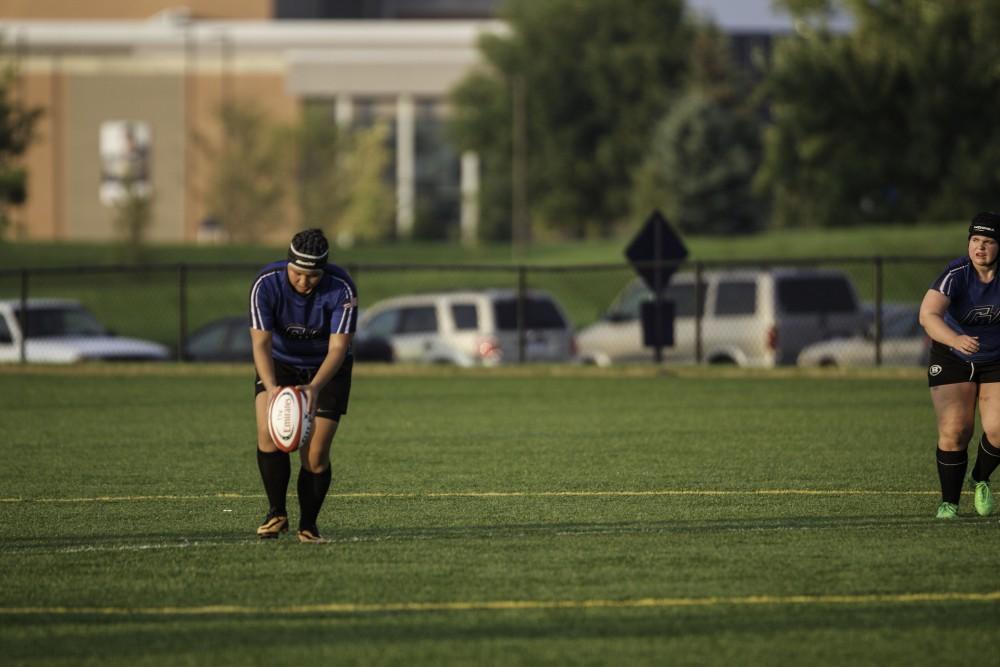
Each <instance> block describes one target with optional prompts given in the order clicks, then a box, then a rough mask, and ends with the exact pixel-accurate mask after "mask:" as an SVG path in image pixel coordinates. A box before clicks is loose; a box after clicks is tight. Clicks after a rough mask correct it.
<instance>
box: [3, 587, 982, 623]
mask: <svg viewBox="0 0 1000 667" xmlns="http://www.w3.org/2000/svg"><path fill="white" fill-rule="evenodd" d="M997 601H1000V591H988V592H985V593H973V592H958V591H956V592H945V593H897V594H878V595H747V596H718V597H715V596H712V597H701V598H693V597H689V598H637V599H630V600H628V599H626V600H604V599H597V600H483V601H454V602H447V601H445V602H387V603H381V604H379V603H351V602H331V603H327V604H312V605H295V606H284V607H255V606H248V605H205V606H193V607H0V615H5V616H14V615H18V616H28V615H31V616H42V615H46V616H65V615H99V616H133V615H143V616H195V615H200V616H239V615H248V614H255V615H266V616H268V617H275V616H295V615H305V614H386V613H401V612H409V613H440V612H467V611H511V610H524V611H534V610H547V609H568V610H578V609H627V608H671V607H673V608H680V607H720V606H731V607H760V606H809V605H848V606H850V605H855V606H858V605H873V604H874V605H878V604H883V605H903V604H919V603H929V602H930V603H939V602H997Z"/></svg>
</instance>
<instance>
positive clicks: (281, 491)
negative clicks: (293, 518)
mask: <svg viewBox="0 0 1000 667" xmlns="http://www.w3.org/2000/svg"><path fill="white" fill-rule="evenodd" d="M257 467H258V468H259V469H260V478H261V480H262V481H263V482H264V492H265V493H267V502H268V503H269V504H270V506H271V512H274V513H277V514H288V510H286V509H285V495H287V493H288V480H289V479H291V477H292V464H291V463H290V462H289V460H288V453H287V452H262V451H260V450H259V449H258V450H257Z"/></svg>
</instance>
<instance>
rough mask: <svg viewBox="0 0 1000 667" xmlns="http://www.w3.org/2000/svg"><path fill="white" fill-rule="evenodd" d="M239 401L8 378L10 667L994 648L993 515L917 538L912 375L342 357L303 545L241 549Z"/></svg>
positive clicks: (670, 660)
mask: <svg viewBox="0 0 1000 667" xmlns="http://www.w3.org/2000/svg"><path fill="white" fill-rule="evenodd" d="M251 379H252V371H250V370H249V369H248V368H235V369H232V368H221V367H218V368H215V367H206V368H198V369H195V368H190V367H180V366H171V365H164V366H162V367H157V368H155V369H153V370H150V371H149V372H147V371H146V370H145V369H141V368H133V367H127V366H126V367H114V368H110V369H108V368H105V367H101V366H94V367H88V366H84V367H80V368H72V369H20V368H15V367H6V368H2V367H0V396H2V397H3V402H4V406H5V407H4V417H3V419H4V424H5V438H4V439H3V441H2V442H3V445H2V448H0V455H2V457H3V461H4V465H3V466H2V467H0V489H2V492H0V517H2V520H0V573H2V574H0V581H2V586H0V646H2V647H3V664H51V665H70V664H72V665H79V664H84V665H185V664H190V665H207V664H211V665H244V664H259V665H275V664H304V663H314V662H324V663H328V664H347V665H355V664H356V665H390V664H405V665H442V664H477V665H478V664H491V665H493V664H496V665H516V664H524V665H535V664H556V665H564V664H594V665H608V664H628V663H634V664H650V665H654V664H655V665H663V664H679V665H683V664H691V665H714V664H718V665H723V664H724V665H732V664H767V665H772V664H809V665H843V664H848V663H850V664H860V665H866V664H870V665H885V664H911V665H940V664H977V660H978V659H979V658H980V657H981V656H982V655H983V651H988V650H989V649H988V642H989V641H990V638H991V636H992V635H993V634H994V633H995V630H996V627H997V625H996V623H997V622H996V619H997V613H998V612H1000V593H998V591H1000V584H998V582H997V577H996V573H995V564H994V558H993V556H992V553H993V551H995V547H996V544H997V539H998V536H1000V534H998V529H1000V522H998V517H997V516H994V517H990V518H979V517H975V516H973V514H972V508H971V497H969V496H968V495H966V496H965V497H964V498H963V505H962V508H961V513H962V518H961V519H960V520H959V521H956V522H949V523H942V522H937V521H935V520H934V519H933V518H932V517H933V514H934V510H935V508H936V506H937V501H938V498H937V495H936V487H937V481H936V473H935V470H934V465H933V449H934V422H933V416H932V414H931V409H930V403H929V399H928V396H927V390H926V387H925V384H924V382H923V381H922V379H921V377H920V376H919V373H904V372H901V371H895V372H892V373H877V372H866V373H856V374H851V373H840V374H823V373H805V372H799V371H789V370H785V371H780V372H774V373H766V372H741V371H735V370H719V371H715V370H698V369H684V370H680V371H677V372H675V373H662V374H657V373H651V372H648V371H645V370H637V369H628V368H626V369H619V370H616V371H614V372H612V371H603V370H599V369H578V370H568V369H555V368H553V369H547V368H540V369H532V370H529V371H521V370H514V371H504V370H499V371H477V372H465V371H458V370H437V369H420V370H414V369H406V368H400V369H387V368H379V367H371V366H361V367H358V369H357V371H356V378H355V383H354V389H353V394H352V398H351V408H350V414H349V416H348V417H347V418H346V419H345V420H344V422H343V425H342V430H341V433H340V434H339V435H338V438H337V441H336V443H335V452H334V456H333V459H334V480H335V481H334V486H333V490H332V494H331V496H330V497H329V498H328V500H327V505H326V507H325V508H324V511H323V514H322V515H321V517H320V519H321V520H320V526H321V528H322V529H323V530H324V533H325V534H327V535H328V536H329V537H331V538H333V543H332V544H330V545H325V546H318V547H317V546H306V545H299V544H297V543H295V542H293V540H291V539H289V538H288V537H287V536H285V537H284V538H282V539H281V540H279V541H277V542H263V543H262V542H259V541H258V540H256V538H254V537H253V530H254V528H255V526H256V524H257V523H258V522H259V521H260V519H261V518H262V516H263V513H264V511H265V509H266V507H265V501H264V498H263V494H262V490H261V488H260V483H259V479H258V476H257V471H256V464H255V461H254V455H253V444H252V443H253V427H252V424H251V423H250V416H251V410H250V381H251ZM112 402H114V403H117V404H119V405H121V406H122V410H121V412H120V413H119V414H118V416H117V418H115V419H112V418H111V415H112V413H111V411H110V410H109V409H108V407H107V406H108V405H109V403H112ZM292 488H293V489H294V480H293V483H292ZM290 501H291V502H290V509H293V508H294V507H295V502H294V491H293V492H292V494H291V495H290ZM292 515H293V516H292V519H293V523H294V521H295V518H296V517H295V515H296V511H294V509H293V511H292ZM293 527H294V525H293Z"/></svg>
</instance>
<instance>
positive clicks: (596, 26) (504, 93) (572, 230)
mask: <svg viewBox="0 0 1000 667" xmlns="http://www.w3.org/2000/svg"><path fill="white" fill-rule="evenodd" d="M505 13H506V18H507V19H508V21H509V25H510V27H511V32H510V34H508V35H500V36H498V35H494V36H489V37H486V38H484V39H483V41H482V42H481V45H480V46H481V49H482V51H483V55H484V58H485V61H486V62H487V63H488V65H489V67H488V68H485V69H483V70H481V71H479V72H476V73H475V74H473V75H470V76H469V77H468V78H467V79H466V80H464V81H463V82H462V83H461V84H460V85H459V86H458V87H457V88H456V90H455V91H454V93H453V97H452V101H453V104H454V109H455V114H454V119H453V126H452V132H453V135H454V137H455V138H456V140H457V143H458V144H459V146H460V147H461V148H462V149H463V150H475V151H478V152H479V153H480V155H481V157H482V164H483V178H482V183H483V186H482V187H483V192H482V207H481V210H482V218H483V220H482V228H483V231H484V232H485V235H487V236H489V237H492V238H509V237H510V220H511V188H512V176H511V171H512V170H511V162H512V160H511V154H512V147H513V134H512V124H513V123H512V121H513V116H514V111H515V110H514V100H513V96H512V88H513V87H514V86H513V85H512V84H513V83H514V82H517V85H520V86H523V90H524V97H523V100H524V101H523V113H524V118H525V130H524V132H525V139H526V141H525V147H526V160H525V162H526V173H525V183H526V186H527V187H526V199H527V202H528V207H529V212H530V217H531V219H532V224H533V225H535V226H536V228H537V226H538V225H543V226H545V227H548V228H551V229H553V230H557V231H558V232H560V233H561V234H564V235H568V236H573V237H581V236H584V235H586V234H587V233H588V232H591V231H596V232H599V233H608V232H609V231H611V229H612V228H613V227H614V225H615V224H616V223H617V222H620V221H622V220H623V218H625V217H626V215H627V213H628V203H629V198H630V192H631V188H632V179H633V175H634V173H635V171H636V170H637V169H638V167H639V165H640V164H641V162H642V159H643V157H644V155H645V152H646V148H647V143H648V140H649V137H650V134H651V132H652V130H653V128H654V126H655V125H656V123H657V122H658V121H659V119H660V118H661V117H662V116H663V114H664V113H665V112H666V110H667V109H668V108H669V106H670V104H671V102H672V101H674V100H675V99H676V97H677V96H678V95H679V92H680V90H681V89H682V86H683V83H684V78H685V76H686V73H687V62H688V58H687V53H688V49H689V46H690V43H691V38H692V28H691V26H690V25H689V23H688V22H687V20H686V19H685V14H684V4H683V2H681V0H586V1H583V0H547V1H546V2H538V1H537V0H510V1H509V2H508V4H507V5H506V7H505Z"/></svg>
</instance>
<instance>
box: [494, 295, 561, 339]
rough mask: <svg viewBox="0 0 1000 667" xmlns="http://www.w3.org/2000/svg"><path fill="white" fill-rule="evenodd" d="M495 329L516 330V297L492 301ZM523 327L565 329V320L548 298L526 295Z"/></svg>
mask: <svg viewBox="0 0 1000 667" xmlns="http://www.w3.org/2000/svg"><path fill="white" fill-rule="evenodd" d="M493 313H494V317H495V318H496V325H497V329H499V330H500V331H516V330H517V299H497V300H496V301H495V302H494V303H493ZM524 328H525V329H565V328H566V321H565V320H564V319H563V316H562V315H561V314H560V313H559V309H558V308H556V306H555V304H554V303H552V301H550V300H549V299H539V298H532V297H528V298H526V299H525V300H524Z"/></svg>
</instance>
